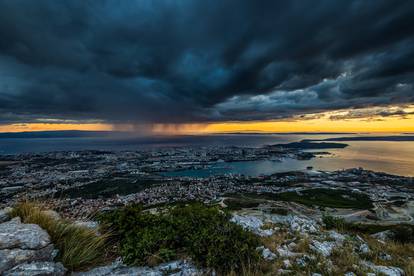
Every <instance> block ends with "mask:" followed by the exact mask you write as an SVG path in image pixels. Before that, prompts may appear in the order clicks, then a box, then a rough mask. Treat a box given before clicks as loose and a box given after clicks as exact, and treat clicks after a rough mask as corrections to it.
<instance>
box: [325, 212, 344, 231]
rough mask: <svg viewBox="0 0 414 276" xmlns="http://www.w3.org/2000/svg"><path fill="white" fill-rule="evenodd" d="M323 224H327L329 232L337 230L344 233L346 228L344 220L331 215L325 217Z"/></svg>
mask: <svg viewBox="0 0 414 276" xmlns="http://www.w3.org/2000/svg"><path fill="white" fill-rule="evenodd" d="M322 222H323V223H324V224H325V228H326V229H328V230H330V229H337V230H340V231H343V230H345V228H346V222H345V220H344V219H343V218H339V217H334V216H331V215H323V217H322Z"/></svg>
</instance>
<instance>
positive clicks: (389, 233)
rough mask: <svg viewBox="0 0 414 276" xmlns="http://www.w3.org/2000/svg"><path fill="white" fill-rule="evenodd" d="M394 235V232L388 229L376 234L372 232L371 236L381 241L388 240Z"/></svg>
mask: <svg viewBox="0 0 414 276" xmlns="http://www.w3.org/2000/svg"><path fill="white" fill-rule="evenodd" d="M393 236H394V233H393V232H392V231H391V230H386V231H382V232H378V233H375V234H372V235H371V237H373V238H375V239H377V240H380V241H388V240H390V239H391V238H392V237H393Z"/></svg>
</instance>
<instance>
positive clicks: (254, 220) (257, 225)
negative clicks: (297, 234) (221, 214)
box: [231, 215, 273, 237]
mask: <svg viewBox="0 0 414 276" xmlns="http://www.w3.org/2000/svg"><path fill="white" fill-rule="evenodd" d="M231 221H232V222H234V223H236V224H238V225H240V226H242V227H243V228H244V229H247V230H250V231H252V232H253V233H255V234H257V235H259V236H262V237H266V236H271V235H272V234H273V230H272V229H265V230H264V229H262V227H263V225H264V223H263V220H262V219H260V218H258V217H255V216H247V215H243V216H241V215H233V217H232V218H231Z"/></svg>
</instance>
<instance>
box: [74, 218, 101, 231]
mask: <svg viewBox="0 0 414 276" xmlns="http://www.w3.org/2000/svg"><path fill="white" fill-rule="evenodd" d="M73 224H75V225H76V226H80V227H85V228H88V229H92V230H97V229H98V227H99V223H98V222H97V221H92V220H85V221H83V220H77V221H75V222H74V223H73Z"/></svg>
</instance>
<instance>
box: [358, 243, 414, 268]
mask: <svg viewBox="0 0 414 276" xmlns="http://www.w3.org/2000/svg"><path fill="white" fill-rule="evenodd" d="M364 239H365V240H366V242H367V244H368V246H369V248H370V249H371V252H370V253H369V254H367V255H366V256H365V257H366V259H368V260H370V261H372V262H373V263H375V264H378V265H387V266H396V267H400V268H402V269H404V271H405V273H406V275H414V273H413V272H414V243H399V242H395V241H386V242H384V243H382V242H379V241H378V240H376V239H374V238H372V237H370V236H365V237H364ZM384 253H385V254H389V255H390V256H391V259H390V260H387V259H384V257H383V255H384Z"/></svg>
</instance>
